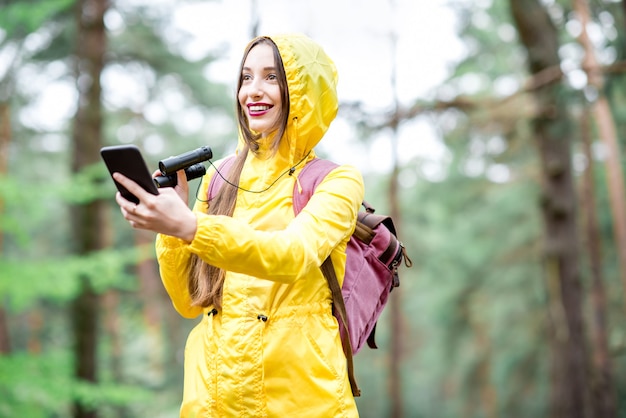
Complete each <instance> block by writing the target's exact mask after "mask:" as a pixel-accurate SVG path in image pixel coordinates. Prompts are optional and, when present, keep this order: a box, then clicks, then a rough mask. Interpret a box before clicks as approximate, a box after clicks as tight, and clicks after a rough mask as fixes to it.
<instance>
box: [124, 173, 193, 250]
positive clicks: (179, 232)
mask: <svg viewBox="0 0 626 418" xmlns="http://www.w3.org/2000/svg"><path fill="white" fill-rule="evenodd" d="M181 177H182V178H181ZM113 178H114V179H115V180H116V181H117V182H119V183H120V184H121V185H122V186H124V187H125V188H126V189H128V191H129V192H131V193H132V194H133V195H135V196H136V197H137V198H138V199H139V203H138V204H135V203H133V202H131V201H129V200H126V199H124V198H123V197H122V195H121V194H120V193H119V192H117V194H116V195H115V201H116V202H117V204H118V205H119V206H120V209H121V211H122V215H123V216H124V218H125V219H126V220H127V221H128V222H129V223H130V225H131V226H132V227H133V228H137V229H147V230H150V231H154V232H157V233H160V234H165V235H170V236H174V237H178V238H180V239H182V240H184V241H186V242H191V241H192V240H193V237H194V236H195V234H196V227H197V221H196V216H195V215H194V213H193V212H192V211H191V209H189V207H188V205H187V199H186V197H187V194H186V192H187V190H188V188H187V187H186V186H187V179H186V177H185V174H184V172H183V171H182V170H181V171H179V173H178V182H179V185H178V186H176V188H172V187H164V188H161V189H158V191H159V194H158V195H153V194H152V193H148V192H147V191H145V190H144V189H143V188H142V187H141V186H140V185H138V184H137V183H135V182H134V181H133V180H131V179H129V178H128V177H126V176H124V175H122V174H120V173H114V174H113ZM181 180H182V183H181Z"/></svg>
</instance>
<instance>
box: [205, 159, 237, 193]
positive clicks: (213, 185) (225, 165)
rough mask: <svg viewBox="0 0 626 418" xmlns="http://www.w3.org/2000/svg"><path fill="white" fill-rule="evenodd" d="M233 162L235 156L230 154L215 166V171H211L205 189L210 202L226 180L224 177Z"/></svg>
mask: <svg viewBox="0 0 626 418" xmlns="http://www.w3.org/2000/svg"><path fill="white" fill-rule="evenodd" d="M234 162H235V156H234V155H231V156H230V157H227V158H225V159H224V161H222V162H221V164H220V166H219V167H215V173H213V177H211V180H210V181H209V187H208V189H207V201H208V202H210V201H211V200H212V199H213V198H214V197H215V195H216V194H217V192H218V191H219V190H220V188H221V187H222V185H223V184H224V183H225V182H226V179H225V177H228V174H229V172H230V168H231V167H232V166H233V163H234Z"/></svg>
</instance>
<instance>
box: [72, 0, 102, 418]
mask: <svg viewBox="0 0 626 418" xmlns="http://www.w3.org/2000/svg"><path fill="white" fill-rule="evenodd" d="M108 6H109V3H108V0H79V1H78V2H77V8H76V13H77V15H76V20H77V44H76V85H77V88H78V95H79V96H78V109H77V113H76V116H75V118H74V132H73V137H72V146H73V155H72V172H74V173H78V172H80V171H81V170H83V169H84V168H86V167H88V166H90V165H92V164H95V163H97V162H99V150H100V148H101V146H102V144H103V141H102V109H101V101H100V97H101V85H100V74H101V73H102V70H103V68H104V55H105V50H106V33H105V28H104V14H105V12H106V10H107V8H108ZM105 209H106V208H105V205H104V202H102V201H94V202H90V203H87V204H83V205H77V206H74V207H72V210H71V216H72V227H73V239H74V244H75V246H76V248H75V252H76V253H77V254H88V253H90V252H92V251H96V250H99V249H102V248H103V247H104V246H105V245H104V243H103V241H104V239H103V237H104V236H106V235H105V234H103V231H104V230H106V229H107V228H106V217H105ZM81 285H82V290H81V293H80V295H79V296H78V297H77V298H76V300H75V301H74V303H73V306H72V308H73V310H72V318H73V321H74V324H73V327H74V339H75V340H74V350H75V362H76V363H75V364H76V365H75V374H76V378H77V379H78V380H81V381H85V382H96V381H97V355H96V352H97V345H98V322H99V319H98V313H99V310H100V305H99V304H100V297H99V295H98V294H97V293H96V292H95V291H94V289H93V287H92V286H91V283H90V280H89V278H88V277H83V278H82V284H81ZM74 417H75V418H96V417H97V413H96V411H95V410H93V409H92V408H91V407H89V406H88V405H86V404H84V403H82V402H81V400H80V399H77V400H76V401H75V404H74Z"/></svg>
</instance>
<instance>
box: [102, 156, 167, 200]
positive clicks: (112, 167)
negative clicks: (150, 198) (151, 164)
mask: <svg viewBox="0 0 626 418" xmlns="http://www.w3.org/2000/svg"><path fill="white" fill-rule="evenodd" d="M100 155H101V156H102V159H103V160H104V163H105V164H106V166H107V168H108V169H109V173H111V175H113V173H116V172H117V173H121V174H123V175H125V176H126V177H128V178H130V179H132V180H133V181H135V182H136V183H137V184H139V185H140V186H141V187H143V188H144V190H146V191H147V192H149V193H152V194H154V195H157V194H159V192H158V190H157V187H156V185H155V184H154V181H153V179H152V176H151V175H150V171H148V166H147V165H146V162H145V161H144V159H143V156H142V155H141V151H139V148H137V147H136V146H135V145H113V146H109V147H104V148H102V149H101V150H100ZM113 181H114V182H115V186H116V187H117V189H118V190H119V191H120V193H121V194H122V196H123V197H124V198H125V199H127V200H130V201H131V202H134V203H139V199H137V197H136V196H135V195H133V194H132V193H131V192H129V191H128V190H127V189H126V188H125V187H124V186H122V185H121V184H119V183H118V182H117V181H115V180H113Z"/></svg>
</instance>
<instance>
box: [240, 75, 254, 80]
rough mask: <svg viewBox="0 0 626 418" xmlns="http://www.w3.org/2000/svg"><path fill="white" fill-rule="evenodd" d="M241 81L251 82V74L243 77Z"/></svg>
mask: <svg viewBox="0 0 626 418" xmlns="http://www.w3.org/2000/svg"><path fill="white" fill-rule="evenodd" d="M241 79H242V80H244V81H247V80H251V79H252V76H251V75H250V74H244V75H242V76H241Z"/></svg>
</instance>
